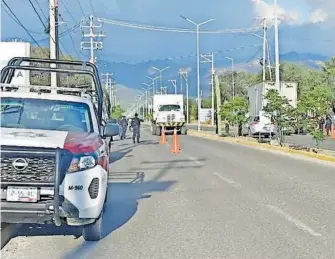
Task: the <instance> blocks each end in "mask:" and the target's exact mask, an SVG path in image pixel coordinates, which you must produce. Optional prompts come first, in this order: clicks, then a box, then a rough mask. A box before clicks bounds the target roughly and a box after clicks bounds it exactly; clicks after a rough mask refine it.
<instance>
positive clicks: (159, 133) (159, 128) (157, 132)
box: [156, 126, 162, 136]
mask: <svg viewBox="0 0 335 259" xmlns="http://www.w3.org/2000/svg"><path fill="white" fill-rule="evenodd" d="M161 134H162V128H161V127H160V126H157V127H156V135H157V136H160V135H161Z"/></svg>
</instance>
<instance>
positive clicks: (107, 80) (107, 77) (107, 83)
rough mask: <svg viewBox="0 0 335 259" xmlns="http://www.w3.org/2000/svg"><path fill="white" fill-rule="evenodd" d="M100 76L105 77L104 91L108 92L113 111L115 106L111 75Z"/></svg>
mask: <svg viewBox="0 0 335 259" xmlns="http://www.w3.org/2000/svg"><path fill="white" fill-rule="evenodd" d="M101 76H103V77H105V86H106V89H107V90H108V91H109V101H110V104H111V107H112V109H113V107H114V106H115V104H116V102H115V89H114V82H113V74H112V73H105V74H101Z"/></svg>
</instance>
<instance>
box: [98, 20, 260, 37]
mask: <svg viewBox="0 0 335 259" xmlns="http://www.w3.org/2000/svg"><path fill="white" fill-rule="evenodd" d="M97 20H98V21H99V22H103V23H107V24H112V25H116V26H121V27H128V28H134V29H141V30H150V31H164V32H178V33H196V30H192V29H187V28H173V27H164V26H153V25H144V24H136V23H131V22H126V21H120V20H112V19H105V18H97ZM259 29H260V27H252V28H245V29H223V30H215V31H207V30H201V31H200V33H204V34H222V33H248V32H256V31H258V30H259Z"/></svg>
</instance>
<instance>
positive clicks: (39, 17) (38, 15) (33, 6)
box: [28, 0, 47, 30]
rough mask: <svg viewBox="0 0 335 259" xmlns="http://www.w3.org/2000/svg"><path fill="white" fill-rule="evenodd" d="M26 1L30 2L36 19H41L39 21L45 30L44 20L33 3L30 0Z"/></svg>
mask: <svg viewBox="0 0 335 259" xmlns="http://www.w3.org/2000/svg"><path fill="white" fill-rule="evenodd" d="M28 1H29V3H30V4H31V7H32V8H33V9H34V12H35V13H36V15H37V17H38V19H39V20H40V21H41V23H42V24H43V27H44V30H46V28H47V26H46V25H45V23H44V21H43V20H42V18H41V16H40V14H39V13H38V12H37V10H36V7H35V5H34V4H33V2H32V1H31V0H28Z"/></svg>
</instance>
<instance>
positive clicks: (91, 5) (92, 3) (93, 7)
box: [90, 0, 97, 16]
mask: <svg viewBox="0 0 335 259" xmlns="http://www.w3.org/2000/svg"><path fill="white" fill-rule="evenodd" d="M90 5H91V8H92V12H93V14H94V16H97V15H96V14H95V11H94V7H93V3H92V0H90Z"/></svg>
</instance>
